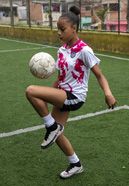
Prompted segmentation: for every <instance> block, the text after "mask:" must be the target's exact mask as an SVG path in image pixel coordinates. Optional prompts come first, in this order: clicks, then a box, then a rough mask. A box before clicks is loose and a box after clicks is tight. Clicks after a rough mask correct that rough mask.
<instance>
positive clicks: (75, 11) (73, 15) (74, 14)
mask: <svg viewBox="0 0 129 186" xmlns="http://www.w3.org/2000/svg"><path fill="white" fill-rule="evenodd" d="M79 15H80V9H79V7H77V6H72V7H70V9H69V12H68V13H65V14H62V15H61V16H60V18H67V19H68V20H69V21H70V22H71V23H72V24H73V25H76V26H77V29H76V30H77V31H78V29H79V22H80V17H79Z"/></svg>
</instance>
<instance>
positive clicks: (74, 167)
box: [60, 162, 84, 179]
mask: <svg viewBox="0 0 129 186" xmlns="http://www.w3.org/2000/svg"><path fill="white" fill-rule="evenodd" d="M83 171H84V169H83V166H82V165H81V164H80V162H78V163H71V164H70V165H69V167H68V168H67V169H66V170H65V171H63V172H61V173H60V178H63V179H65V178H69V177H71V176H73V175H75V174H79V173H82V172H83Z"/></svg>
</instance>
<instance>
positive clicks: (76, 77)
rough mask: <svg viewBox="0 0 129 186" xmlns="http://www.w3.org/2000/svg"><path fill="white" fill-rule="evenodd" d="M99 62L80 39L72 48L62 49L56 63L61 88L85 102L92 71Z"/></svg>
mask: <svg viewBox="0 0 129 186" xmlns="http://www.w3.org/2000/svg"><path fill="white" fill-rule="evenodd" d="M99 62H100V60H99V59H98V58H97V57H96V56H95V54H94V53H93V50H92V49H91V48H90V47H89V46H88V45H87V44H86V43H84V42H83V41H82V40H80V39H79V40H78V41H77V42H76V43H75V44H74V45H73V46H72V47H71V48H67V46H66V45H64V46H62V47H60V48H59V50H58V59H57V63H56V67H57V69H58V70H59V81H58V86H59V88H61V89H64V90H66V91H70V92H71V93H72V94H74V95H75V96H76V97H77V98H78V99H79V100H80V101H85V98H86V95H87V91H88V80H89V75H90V69H91V68H92V67H93V66H94V65H95V64H98V63H99Z"/></svg>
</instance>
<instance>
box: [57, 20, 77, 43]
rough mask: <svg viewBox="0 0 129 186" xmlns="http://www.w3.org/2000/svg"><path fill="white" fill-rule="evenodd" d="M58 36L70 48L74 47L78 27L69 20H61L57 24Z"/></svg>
mask: <svg viewBox="0 0 129 186" xmlns="http://www.w3.org/2000/svg"><path fill="white" fill-rule="evenodd" d="M57 28H58V36H59V39H60V40H61V41H62V42H63V43H67V45H68V46H71V45H73V44H74V43H75V42H76V41H77V39H78V36H77V33H76V26H75V25H72V23H71V22H70V21H69V20H68V19H67V18H59V20H58V22H57Z"/></svg>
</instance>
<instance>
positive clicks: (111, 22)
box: [0, 0, 129, 33]
mask: <svg viewBox="0 0 129 186" xmlns="http://www.w3.org/2000/svg"><path fill="white" fill-rule="evenodd" d="M73 5H76V6H79V8H80V10H81V14H80V31H85V30H95V31H107V32H118V33H120V32H124V33H127V32H129V0H0V25H10V26H27V27H41V28H50V29H56V27H57V20H58V18H59V16H60V15H61V14H62V13H65V12H68V10H69V8H70V7H71V6H73Z"/></svg>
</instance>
